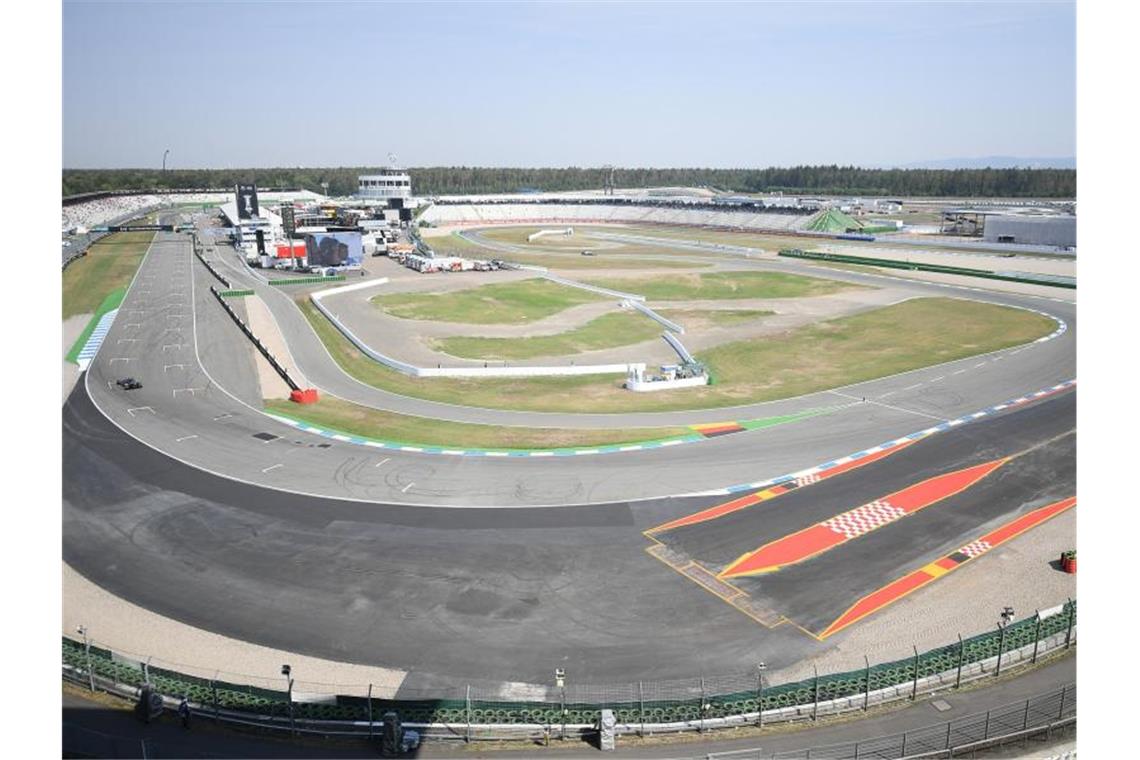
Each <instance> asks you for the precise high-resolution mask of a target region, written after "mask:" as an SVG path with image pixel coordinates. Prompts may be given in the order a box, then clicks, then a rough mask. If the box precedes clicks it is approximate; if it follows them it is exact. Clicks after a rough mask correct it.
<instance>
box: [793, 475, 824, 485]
mask: <svg viewBox="0 0 1140 760" xmlns="http://www.w3.org/2000/svg"><path fill="white" fill-rule="evenodd" d="M818 482H819V476H818V475H800V476H799V477H798V478H796V485H797V486H810V485H811V484H812V483H818Z"/></svg>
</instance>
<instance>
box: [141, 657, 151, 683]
mask: <svg viewBox="0 0 1140 760" xmlns="http://www.w3.org/2000/svg"><path fill="white" fill-rule="evenodd" d="M142 666H143V680H144V681H145V682H147V683H150V658H149V657H147V658H146V662H144V663H143V664H142Z"/></svg>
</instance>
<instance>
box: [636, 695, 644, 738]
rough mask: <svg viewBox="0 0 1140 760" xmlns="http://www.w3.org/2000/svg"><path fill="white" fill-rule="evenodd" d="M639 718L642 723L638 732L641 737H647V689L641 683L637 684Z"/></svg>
mask: <svg viewBox="0 0 1140 760" xmlns="http://www.w3.org/2000/svg"><path fill="white" fill-rule="evenodd" d="M637 717H638V719H639V720H640V722H641V730H640V731H639V732H638V734H637V735H638V736H639V737H643V738H644V736H645V689H644V688H643V686H642V683H641V681H638V682H637Z"/></svg>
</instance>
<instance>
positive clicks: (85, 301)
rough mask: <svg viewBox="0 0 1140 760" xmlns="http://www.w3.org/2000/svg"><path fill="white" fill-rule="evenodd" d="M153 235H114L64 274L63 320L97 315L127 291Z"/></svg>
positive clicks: (89, 250) (94, 246)
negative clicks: (107, 300) (114, 296)
mask: <svg viewBox="0 0 1140 760" xmlns="http://www.w3.org/2000/svg"><path fill="white" fill-rule="evenodd" d="M153 239H154V233H153V232H113V233H111V234H110V235H108V236H107V237H105V238H103V239H102V240H100V241H98V242H97V243H95V244H94V245H92V246H91V247H90V248H89V249H88V250H87V255H86V256H84V257H83V258H81V259H79V260H78V261H76V262H74V263H73V264H72V265H71V266H69V267H68V268H67V269H65V270H64V271H63V318H64V319H67V318H68V317H72V316H75V315H76V314H86V313H88V312H94V311H95V310H96V309H97V308H98V307H99V305H100V304H101V303H102V302H103V300H104V299H105V298H106V297H107V296H108V295H110V294H111V293H113V292H114V291H115V290H117V289H119V288H124V289H125V288H126V287H127V286H128V285H130V283H131V278H132V277H134V276H135V271H136V270H137V269H138V268H139V264H141V263H142V260H143V256H145V255H146V249H147V248H148V247H149V246H150V243H151V240H153Z"/></svg>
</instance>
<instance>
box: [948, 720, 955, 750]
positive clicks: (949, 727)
mask: <svg viewBox="0 0 1140 760" xmlns="http://www.w3.org/2000/svg"><path fill="white" fill-rule="evenodd" d="M953 727H954V723H953V722H951V721H946V749H950V729H951V728H953Z"/></svg>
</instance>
